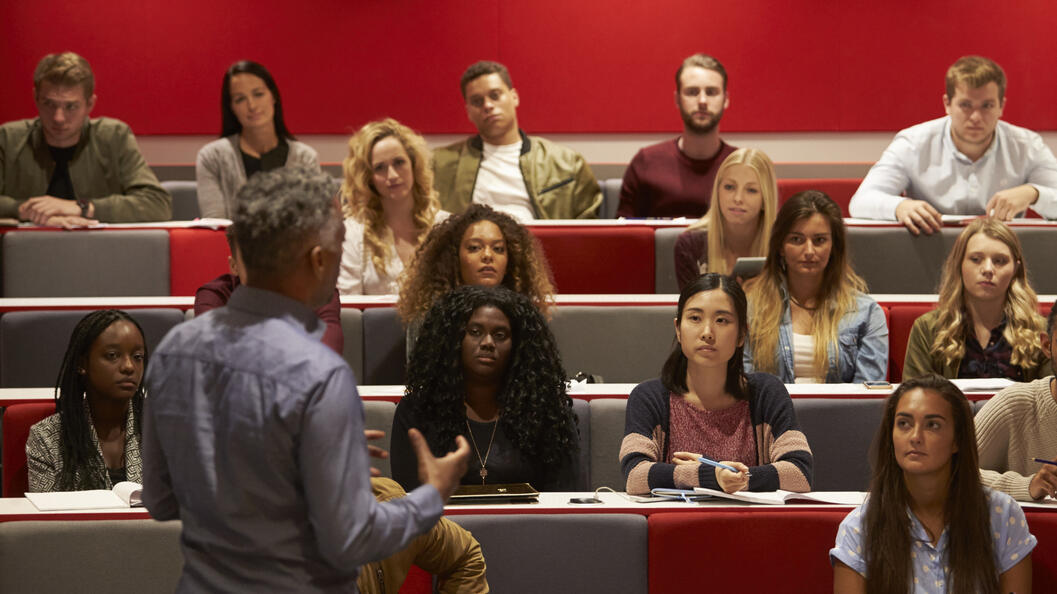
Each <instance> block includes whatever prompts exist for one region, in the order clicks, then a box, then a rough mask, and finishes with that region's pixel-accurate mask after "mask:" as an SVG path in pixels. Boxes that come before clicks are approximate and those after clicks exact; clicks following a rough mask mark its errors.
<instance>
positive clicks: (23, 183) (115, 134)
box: [0, 52, 172, 227]
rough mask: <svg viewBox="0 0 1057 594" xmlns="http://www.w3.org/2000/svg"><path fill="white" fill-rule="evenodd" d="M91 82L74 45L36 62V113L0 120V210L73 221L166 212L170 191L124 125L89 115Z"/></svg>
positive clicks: (159, 216)
mask: <svg viewBox="0 0 1057 594" xmlns="http://www.w3.org/2000/svg"><path fill="white" fill-rule="evenodd" d="M94 85H95V82H94V77H93V74H92V70H91V66H89V64H88V62H87V61H86V60H85V59H84V58H82V57H80V56H78V55H77V54H75V53H73V52H65V53H62V54H49V55H47V56H45V57H44V58H43V59H42V60H41V61H40V63H39V64H38V65H37V70H36V72H35V73H34V76H33V88H34V98H35V100H36V103H37V110H38V112H39V114H40V117H37V118H33V119H29V120H16V121H13V122H8V123H6V124H3V125H2V126H0V218H14V219H19V220H23V221H30V222H33V223H36V224H38V225H47V226H59V227H77V226H84V225H91V224H95V223H96V222H100V221H101V222H110V223H132V222H147V221H166V220H169V219H170V218H171V217H172V197H171V196H169V193H168V192H166V191H165V189H164V188H162V187H161V184H159V183H158V178H157V177H155V175H154V173H153V172H152V171H151V170H150V167H148V166H147V163H146V161H144V159H143V155H141V154H140V152H139V147H138V146H137V145H136V138H135V136H133V135H132V131H131V130H130V129H129V127H128V126H127V125H126V124H124V123H123V122H120V121H118V120H114V119H110V118H98V119H94V120H90V119H89V118H88V115H89V113H90V112H91V111H92V108H93V107H94V106H95V100H96V96H95V94H94V92H93V90H94Z"/></svg>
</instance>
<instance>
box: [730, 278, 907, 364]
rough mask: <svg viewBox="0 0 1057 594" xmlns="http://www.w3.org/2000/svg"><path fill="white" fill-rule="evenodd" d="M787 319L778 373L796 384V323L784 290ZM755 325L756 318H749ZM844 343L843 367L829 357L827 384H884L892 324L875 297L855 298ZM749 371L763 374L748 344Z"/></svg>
mask: <svg viewBox="0 0 1057 594" xmlns="http://www.w3.org/2000/svg"><path fill="white" fill-rule="evenodd" d="M782 299H783V302H784V305H783V311H784V313H783V315H782V324H781V326H780V327H779V328H778V351H779V352H778V368H777V369H776V370H775V371H774V375H777V376H778V378H779V379H781V380H782V382H784V383H787V384H791V383H794V379H795V376H794V375H793V320H792V315H791V314H790V312H789V295H788V292H787V291H786V290H785V288H784V287H783V288H782ZM749 323H750V324H751V323H752V314H751V311H750V314H749ZM837 342H838V343H840V349H839V351H840V352H839V353H838V354H837V355H839V357H840V364H839V366H838V364H837V358H836V355H834V353H833V352H832V351H831V352H830V353H829V369H828V370H827V371H826V383H827V384H840V383H858V382H862V381H867V380H883V379H885V377H886V376H887V375H888V324H887V323H886V322H885V315H884V311H883V310H882V309H881V306H879V305H877V302H876V301H874V300H873V298H872V297H870V296H869V295H866V294H864V293H859V294H858V295H856V296H855V309H853V310H852V311H849V312H848V313H846V314H844V317H843V318H841V321H840V326H839V327H838V329H837ZM744 354H745V356H744V361H745V371H746V373H752V372H754V371H760V370H757V369H756V366H755V365H754V364H753V356H752V345H751V344H750V343H749V341H748V340H746V341H745V351H744Z"/></svg>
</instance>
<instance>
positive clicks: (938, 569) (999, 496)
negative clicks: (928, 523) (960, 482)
mask: <svg viewBox="0 0 1057 594" xmlns="http://www.w3.org/2000/svg"><path fill="white" fill-rule="evenodd" d="M984 491H986V492H987V496H988V506H987V508H988V510H990V512H991V513H990V521H991V531H990V532H991V536H992V538H993V539H994V556H995V569H996V570H997V571H998V573H999V575H1001V574H1003V573H1005V572H1007V571H1009V570H1010V569H1011V568H1012V567H1013V566H1014V565H1016V564H1017V563H1020V562H1021V561H1023V560H1024V557H1026V556H1028V555H1030V554H1031V551H1032V549H1034V548H1035V544H1036V543H1037V541H1036V539H1035V537H1034V536H1033V535H1032V534H1031V532H1029V531H1028V522H1027V520H1026V519H1025V518H1024V511H1023V510H1022V509H1020V506H1019V505H1017V502H1016V501H1014V500H1013V498H1012V497H1010V496H1009V495H1006V494H1005V493H1002V492H1000V491H993V490H991V489H988V488H986V487H985V488H984ZM869 504H870V501H869V500H867V501H866V502H865V503H863V504H862V505H861V506H859V507H857V508H855V509H854V510H852V512H851V513H850V514H848V516H847V517H846V518H844V520H843V521H842V522H841V523H840V528H838V529H837V541H836V543H835V544H834V546H833V548H832V549H830V551H829V559H830V563H833V562H834V561H836V560H839V561H840V562H841V563H844V564H845V565H847V566H848V567H850V568H851V569H852V570H854V571H855V572H856V573H858V574H859V575H861V576H863V577H865V578H869V576H867V575H866V556H865V555H866V552H865V547H864V546H863V543H864V541H865V540H866V539H867V538H868V536H867V535H864V534H863V532H862V530H863V525H862V521H863V518H864V516H865V514H866V506H867V505H869ZM907 515H908V516H910V542H911V545H910V561H911V565H912V566H913V570H914V574H913V582H914V587H913V592H914V594H943V593H945V592H947V583H948V581H949V579H950V567H949V565H948V563H947V555H948V549H949V548H950V534H949V532H948V530H947V529H946V527H944V529H943V534H941V535H940V538H939V540H938V541H936V544H935V545H933V544H932V539H931V538H930V537H929V533H928V531H927V530H925V526H924V525H922V524H921V521H920V520H918V518H917V516H915V515H914V513H913V512H912V511H910V510H909V509H908V510H907ZM959 521H961V520H959Z"/></svg>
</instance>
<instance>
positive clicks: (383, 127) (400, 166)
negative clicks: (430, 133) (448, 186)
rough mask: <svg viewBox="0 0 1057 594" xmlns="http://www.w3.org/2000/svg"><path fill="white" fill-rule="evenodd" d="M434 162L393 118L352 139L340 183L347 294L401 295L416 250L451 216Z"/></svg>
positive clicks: (341, 281) (342, 282)
mask: <svg viewBox="0 0 1057 594" xmlns="http://www.w3.org/2000/svg"><path fill="white" fill-rule="evenodd" d="M431 159H432V157H431V155H430V152H429V147H427V146H426V140H425V139H424V138H422V137H421V136H419V135H418V134H415V132H414V130H412V129H411V128H408V127H407V126H405V125H403V124H401V123H400V122H398V121H396V120H394V119H392V118H385V119H384V120H378V121H376V122H369V123H367V124H366V125H364V127H362V128H360V130H359V132H357V133H356V135H355V136H353V137H352V138H351V139H350V140H349V155H348V156H347V157H345V162H344V163H343V164H342V169H343V170H344V172H345V181H344V182H342V184H341V198H342V202H343V206H342V210H343V212H344V214H345V241H344V242H342V254H341V273H340V274H339V276H338V291H340V292H341V294H342V295H394V294H396V293H397V291H398V288H399V285H398V284H397V279H398V277H399V276H400V274H401V273H403V272H404V266H405V265H407V264H409V263H410V262H411V258H412V257H413V256H414V255H415V248H417V247H418V246H419V245H420V244H421V243H422V239H423V238H424V237H425V236H426V233H428V232H429V230H430V229H431V228H432V227H433V225H435V224H437V223H439V222H440V221H443V220H444V219H445V218H447V217H448V215H449V214H451V213H448V212H447V211H443V210H441V209H440V202H439V201H437V192H436V190H434V189H433V169H432V168H431V167H430V166H429V163H430V160H431Z"/></svg>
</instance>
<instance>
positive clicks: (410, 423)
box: [391, 286, 579, 491]
mask: <svg viewBox="0 0 1057 594" xmlns="http://www.w3.org/2000/svg"><path fill="white" fill-rule="evenodd" d="M412 427H414V428H417V429H419V430H420V431H422V433H423V434H424V435H425V436H426V440H427V441H428V442H429V443H431V444H434V451H435V452H436V453H441V450H440V449H437V445H436V444H450V443H452V441H451V440H453V439H455V436H457V435H464V436H466V438H467V439H468V440H469V441H470V445H471V450H473V451H472V452H471V455H470V463H469V466H468V468H467V472H466V475H465V476H463V478H462V483H463V484H485V483H515V482H527V483H530V484H531V485H532V486H533V487H535V488H537V489H539V490H541V491H571V490H575V489H576V488H577V486H578V470H579V469H578V464H577V461H578V452H579V441H578V437H577V429H576V418H575V416H574V414H573V411H572V400H571V399H570V398H569V396H568V395H567V394H566V384H565V372H564V371H563V369H562V364H561V358H560V356H559V355H558V348H557V346H556V345H555V343H554V336H553V335H552V334H551V332H550V329H549V328H548V327H547V322H546V320H544V318H543V315H542V314H540V312H539V310H538V309H537V308H536V307H535V305H534V304H533V303H532V301H531V300H530V299H529V298H528V297H526V296H524V295H521V294H519V293H515V292H513V291H510V290H508V289H505V288H502V287H497V288H484V287H471V286H465V287H459V288H457V289H455V290H453V291H451V292H450V293H448V294H446V295H445V296H443V297H442V298H441V299H440V300H439V301H437V303H436V304H435V305H434V306H433V307H432V308H431V309H430V310H429V312H428V313H427V314H426V317H425V320H424V322H423V324H422V333H421V335H420V336H419V339H418V342H417V343H416V344H415V348H414V350H413V351H412V353H411V363H410V364H409V365H408V379H407V392H406V394H405V395H404V397H403V399H401V401H400V404H399V405H397V408H396V416H395V418H394V419H393V433H392V446H391V453H392V468H393V478H395V479H396V480H397V481H398V482H399V483H401V484H402V485H403V486H404V488H405V489H412V488H414V487H416V486H418V470H417V468H418V466H417V462H416V459H415V455H414V452H413V451H412V449H411V444H410V443H409V442H408V439H407V431H408V429H410V428H412Z"/></svg>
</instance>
